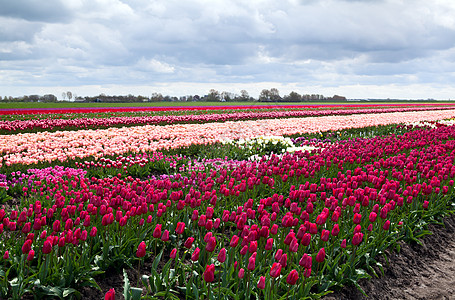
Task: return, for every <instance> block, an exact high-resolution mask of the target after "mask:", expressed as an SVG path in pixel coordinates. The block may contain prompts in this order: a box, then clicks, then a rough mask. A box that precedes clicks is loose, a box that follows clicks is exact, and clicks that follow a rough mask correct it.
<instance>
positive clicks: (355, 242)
mask: <svg viewBox="0 0 455 300" xmlns="http://www.w3.org/2000/svg"><path fill="white" fill-rule="evenodd" d="M362 240H363V233H361V232H357V233H356V234H354V236H353V237H352V244H353V245H354V246H357V245H358V244H360V243H361V242H362Z"/></svg>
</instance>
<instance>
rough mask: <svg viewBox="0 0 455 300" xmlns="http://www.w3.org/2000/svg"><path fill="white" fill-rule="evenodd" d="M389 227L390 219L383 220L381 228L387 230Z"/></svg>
mask: <svg viewBox="0 0 455 300" xmlns="http://www.w3.org/2000/svg"><path fill="white" fill-rule="evenodd" d="M389 228H390V220H387V221H385V223H384V225H382V229H384V230H389Z"/></svg>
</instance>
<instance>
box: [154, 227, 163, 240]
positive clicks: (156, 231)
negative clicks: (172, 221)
mask: <svg viewBox="0 0 455 300" xmlns="http://www.w3.org/2000/svg"><path fill="white" fill-rule="evenodd" d="M153 237H154V238H156V239H159V238H160V237H161V224H156V226H155V229H154V230H153Z"/></svg>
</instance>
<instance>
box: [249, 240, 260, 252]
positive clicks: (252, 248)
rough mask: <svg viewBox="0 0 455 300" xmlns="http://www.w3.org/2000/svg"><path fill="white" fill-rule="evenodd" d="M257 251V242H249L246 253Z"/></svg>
mask: <svg viewBox="0 0 455 300" xmlns="http://www.w3.org/2000/svg"><path fill="white" fill-rule="evenodd" d="M257 250H258V242H257V241H251V242H250V247H249V248H248V252H250V253H254V252H256V251H257Z"/></svg>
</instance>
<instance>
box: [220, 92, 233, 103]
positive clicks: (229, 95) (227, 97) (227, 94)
mask: <svg viewBox="0 0 455 300" xmlns="http://www.w3.org/2000/svg"><path fill="white" fill-rule="evenodd" d="M233 99H234V94H233V93H231V92H222V93H221V100H224V101H228V102H229V101H232V100H233Z"/></svg>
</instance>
